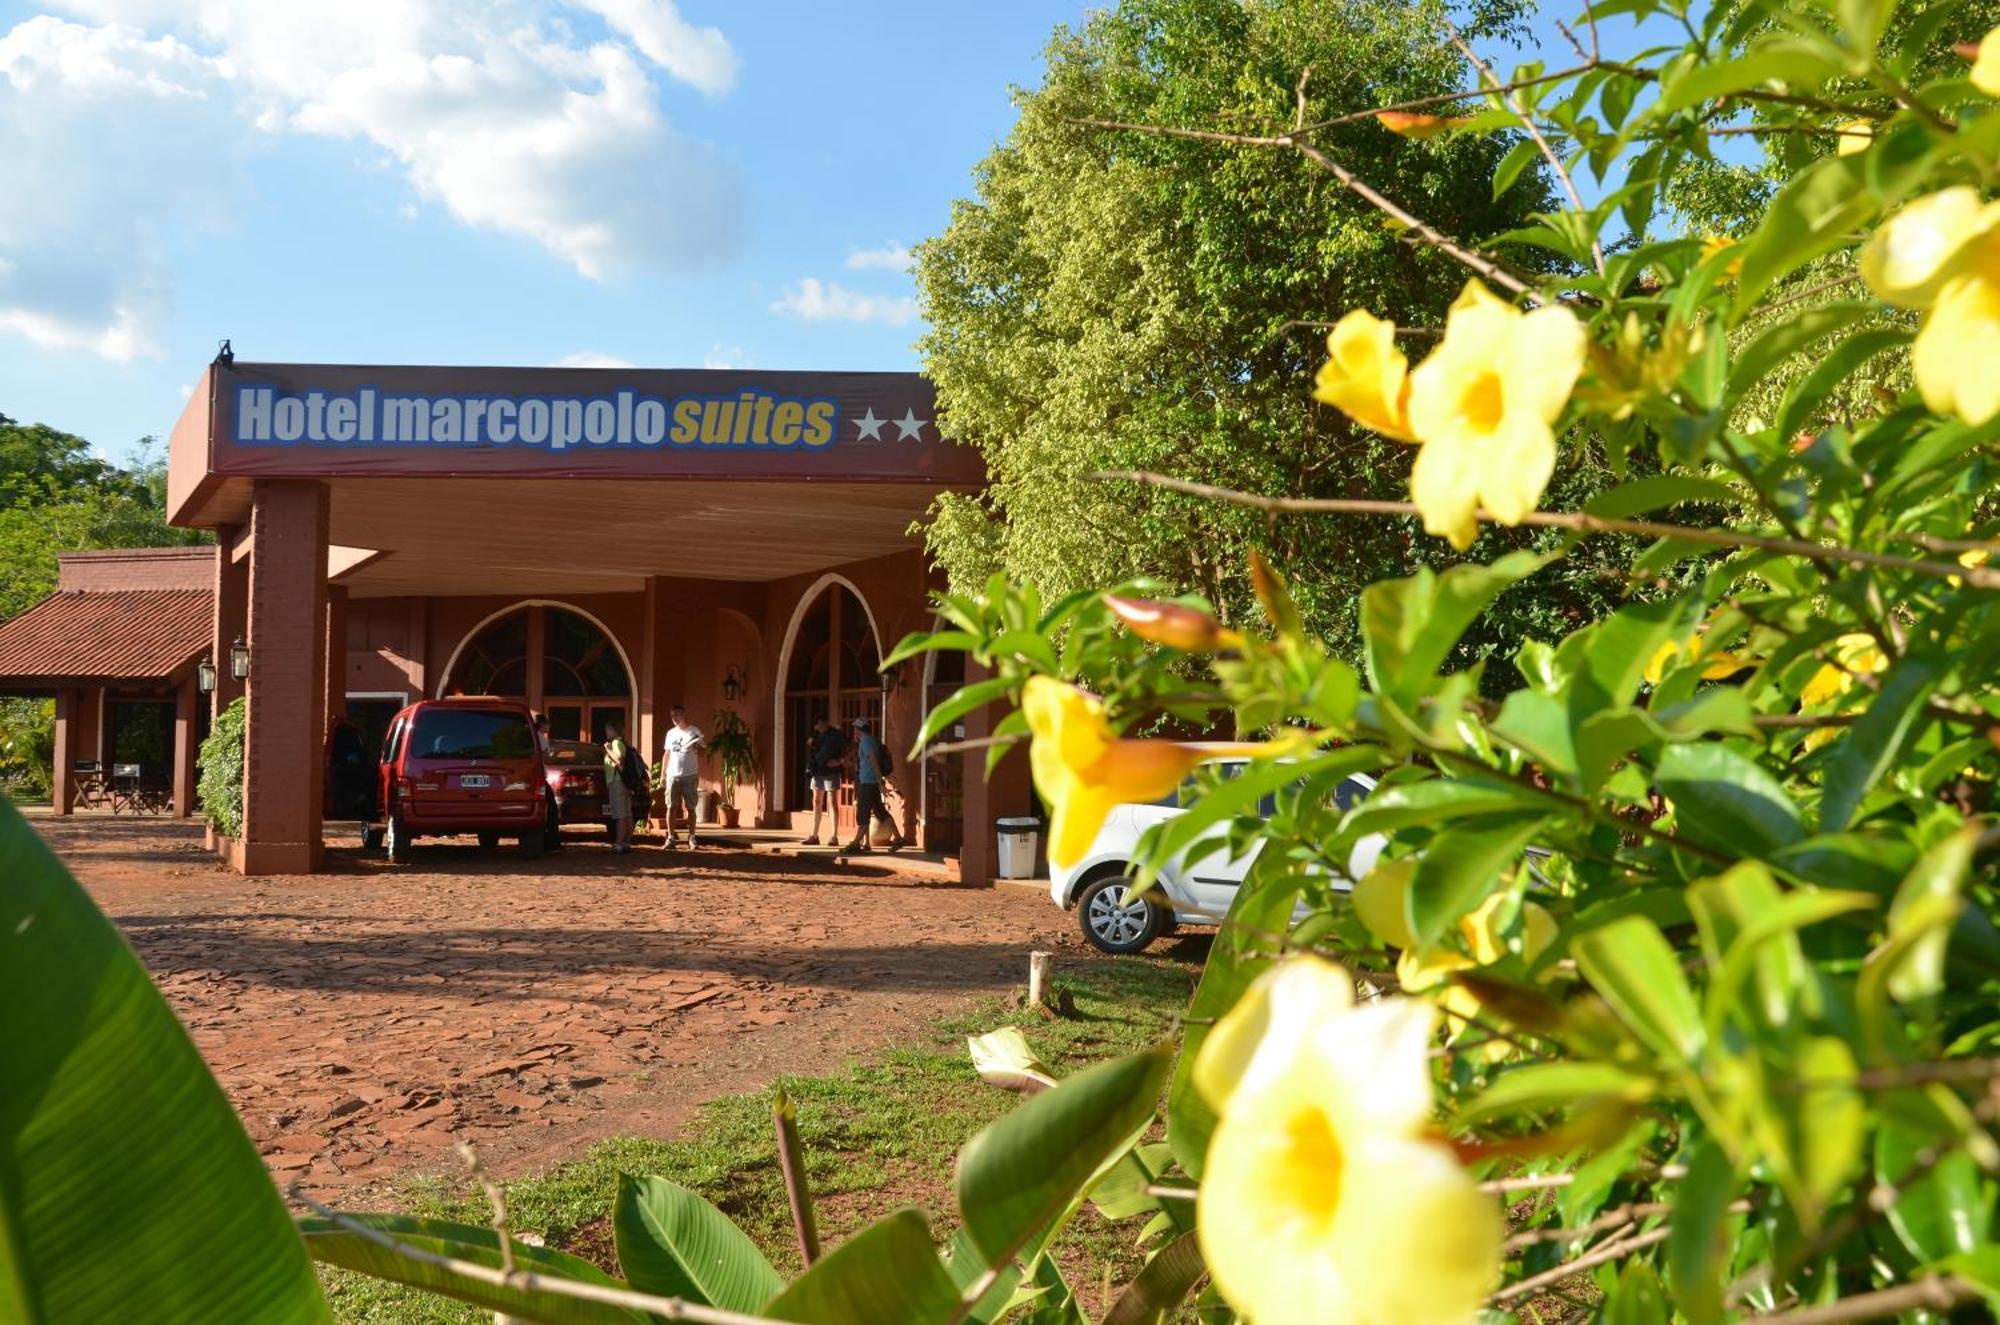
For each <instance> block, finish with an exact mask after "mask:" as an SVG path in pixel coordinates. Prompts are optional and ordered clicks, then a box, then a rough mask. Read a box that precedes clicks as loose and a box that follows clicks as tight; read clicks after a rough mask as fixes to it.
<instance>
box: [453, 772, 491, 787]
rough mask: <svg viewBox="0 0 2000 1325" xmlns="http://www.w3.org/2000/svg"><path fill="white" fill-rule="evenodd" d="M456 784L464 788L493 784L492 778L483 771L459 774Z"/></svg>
mask: <svg viewBox="0 0 2000 1325" xmlns="http://www.w3.org/2000/svg"><path fill="white" fill-rule="evenodd" d="M458 785H459V786H461V787H466V788H472V787H490V786H492V785H493V779H492V778H490V777H488V776H486V774H484V773H464V774H461V775H460V776H459V779H458Z"/></svg>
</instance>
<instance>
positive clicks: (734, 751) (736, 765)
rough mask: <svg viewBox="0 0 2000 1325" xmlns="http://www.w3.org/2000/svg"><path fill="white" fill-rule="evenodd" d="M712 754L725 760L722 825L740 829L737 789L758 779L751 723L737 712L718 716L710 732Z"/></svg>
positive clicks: (721, 807) (724, 711) (721, 808)
mask: <svg viewBox="0 0 2000 1325" xmlns="http://www.w3.org/2000/svg"><path fill="white" fill-rule="evenodd" d="M706 744H707V745H708V749H709V753H711V754H713V755H714V756H715V757H716V758H717V759H719V760H721V761H722V804H721V806H720V807H719V812H720V813H721V815H722V826H723V827H725V828H734V827H736V788H737V787H738V786H739V785H740V784H742V783H744V782H748V781H749V780H750V779H751V778H754V777H756V776H757V751H756V747H755V746H753V745H752V744H751V743H750V724H749V723H747V722H745V721H743V716H742V715H741V714H739V713H737V712H736V711H735V710H733V709H724V710H722V711H721V712H719V713H717V714H716V715H715V730H714V731H712V732H710V733H709V737H708V740H707V742H706Z"/></svg>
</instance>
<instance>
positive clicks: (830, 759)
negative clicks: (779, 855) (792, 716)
mask: <svg viewBox="0 0 2000 1325" xmlns="http://www.w3.org/2000/svg"><path fill="white" fill-rule="evenodd" d="M846 754H847V738H846V737H845V736H842V735H841V734H840V728H838V727H836V726H834V725H833V724H832V723H831V722H828V721H827V720H826V719H825V718H814V719H813V729H812V736H811V738H810V739H808V740H807V742H806V786H807V787H808V788H810V789H811V791H812V807H813V826H812V832H811V834H809V835H808V836H807V837H806V840H805V841H804V842H803V843H801V845H803V846H809V847H816V846H818V845H819V817H820V815H822V814H824V815H825V816H826V817H827V819H828V825H827V830H826V840H827V845H829V846H831V845H833V844H835V843H837V842H838V841H839V840H840V822H839V810H838V809H837V808H836V801H835V796H836V795H837V794H838V793H839V791H840V765H841V762H842V760H843V758H844V757H845V756H846Z"/></svg>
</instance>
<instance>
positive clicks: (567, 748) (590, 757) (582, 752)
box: [549, 741, 604, 764]
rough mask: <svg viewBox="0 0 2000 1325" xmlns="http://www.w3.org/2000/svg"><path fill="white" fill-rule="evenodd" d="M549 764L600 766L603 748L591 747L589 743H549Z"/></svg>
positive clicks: (602, 758) (598, 746) (602, 759)
mask: <svg viewBox="0 0 2000 1325" xmlns="http://www.w3.org/2000/svg"><path fill="white" fill-rule="evenodd" d="M549 762H550V763H551V764H601V763H603V762H604V747H603V746H601V745H592V744H591V743H590V742H589V741H550V742H549Z"/></svg>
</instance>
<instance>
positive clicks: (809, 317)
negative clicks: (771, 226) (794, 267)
mask: <svg viewBox="0 0 2000 1325" xmlns="http://www.w3.org/2000/svg"><path fill="white" fill-rule="evenodd" d="M771 311H772V312H773V313H782V314H784V315H785V316H787V317H795V318H798V319H800V320H801V321H805V322H886V323H888V324H889V325H890V326H896V327H900V326H902V325H903V324H904V323H906V322H910V321H913V320H914V319H915V318H916V316H917V301H916V300H915V299H912V298H910V297H909V296H908V295H880V294H857V293H855V292H854V291H853V290H850V289H848V288H847V287H846V286H844V285H842V284H840V283H839V282H838V281H824V282H823V281H821V280H820V279H819V278H818V277H817V276H806V277H803V278H801V279H800V280H799V282H798V283H797V284H796V285H794V286H793V287H792V288H791V289H789V290H787V291H785V293H784V295H783V296H782V297H780V298H779V299H777V300H776V301H775V302H773V303H772V305H771Z"/></svg>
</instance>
